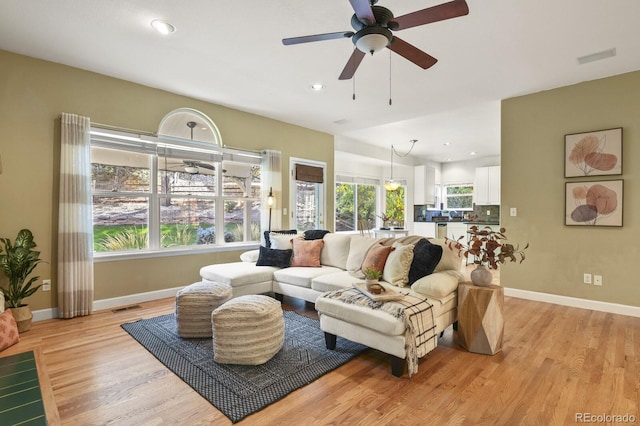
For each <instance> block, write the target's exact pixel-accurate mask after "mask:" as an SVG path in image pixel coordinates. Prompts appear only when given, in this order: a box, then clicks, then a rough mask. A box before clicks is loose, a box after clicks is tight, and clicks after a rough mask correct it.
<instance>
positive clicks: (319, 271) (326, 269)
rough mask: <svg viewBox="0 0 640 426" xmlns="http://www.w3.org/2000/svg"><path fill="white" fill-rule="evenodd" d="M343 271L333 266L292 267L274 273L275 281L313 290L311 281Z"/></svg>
mask: <svg viewBox="0 0 640 426" xmlns="http://www.w3.org/2000/svg"><path fill="white" fill-rule="evenodd" d="M341 271H342V270H341V269H339V268H335V267H333V266H321V267H319V268H306V267H295V266H292V267H290V268H286V269H278V270H276V271H275V272H274V273H273V279H274V280H275V281H278V282H279V283H282V284H290V285H295V286H298V287H306V288H311V281H312V280H314V279H315V278H317V277H319V276H322V275H327V274H333V273H335V272H341Z"/></svg>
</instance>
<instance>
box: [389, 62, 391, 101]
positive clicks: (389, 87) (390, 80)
mask: <svg viewBox="0 0 640 426" xmlns="http://www.w3.org/2000/svg"><path fill="white" fill-rule="evenodd" d="M389 106H391V50H389Z"/></svg>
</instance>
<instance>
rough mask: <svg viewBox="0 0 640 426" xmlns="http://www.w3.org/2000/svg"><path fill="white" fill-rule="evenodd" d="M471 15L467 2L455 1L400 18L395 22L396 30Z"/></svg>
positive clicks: (395, 19) (463, 0) (462, 0)
mask: <svg viewBox="0 0 640 426" xmlns="http://www.w3.org/2000/svg"><path fill="white" fill-rule="evenodd" d="M468 14H469V6H468V5H467V2H466V1H465V0H453V1H450V2H449V3H443V4H440V5H438V6H433V7H428V8H426V9H422V10H418V11H416V12H412V13H407V14H406V15H402V16H398V17H397V18H394V19H393V21H394V22H396V23H397V25H396V24H394V25H393V26H394V30H406V29H407V28H412V27H417V26H419V25H424V24H430V23H432V22H438V21H444V20H445V19H451V18H457V17H458V16H464V15H468Z"/></svg>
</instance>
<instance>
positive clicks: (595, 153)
mask: <svg viewBox="0 0 640 426" xmlns="http://www.w3.org/2000/svg"><path fill="white" fill-rule="evenodd" d="M564 146H565V160H564V177H584V176H605V175H621V174H622V127H618V128H615V129H607V130H597V131H593V132H585V133H574V134H569V135H565V136H564Z"/></svg>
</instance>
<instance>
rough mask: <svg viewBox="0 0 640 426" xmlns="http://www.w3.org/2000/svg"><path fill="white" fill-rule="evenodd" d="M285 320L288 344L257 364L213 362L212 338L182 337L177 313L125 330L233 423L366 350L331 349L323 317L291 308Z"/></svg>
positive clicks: (341, 345) (343, 344)
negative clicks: (177, 324) (177, 321)
mask: <svg viewBox="0 0 640 426" xmlns="http://www.w3.org/2000/svg"><path fill="white" fill-rule="evenodd" d="M284 320H285V341H284V347H283V348H282V350H280V352H278V353H277V354H276V355H275V356H274V357H273V358H272V359H271V360H269V361H268V362H267V363H266V364H263V365H258V366H246V365H232V364H217V363H215V362H214V361H213V342H212V340H211V338H206V339H183V338H181V337H180V336H178V333H177V331H176V320H175V315H174V314H170V315H163V316H159V317H156V318H150V319H144V320H140V321H136V322H132V323H127V324H123V325H122V328H124V329H125V330H126V331H127V332H128V333H129V334H130V335H131V336H132V337H133V338H134V339H136V340H137V341H138V342H139V343H140V344H141V345H142V346H144V347H145V348H146V349H147V350H148V351H149V352H151V353H152V354H153V355H154V356H155V357H156V358H158V360H159V361H161V362H162V363H163V364H164V365H165V366H167V367H168V368H169V369H170V370H171V371H173V372H174V373H175V374H176V375H178V376H179V377H180V378H181V379H182V380H184V381H185V383H187V384H188V385H189V386H191V387H192V388H193V389H194V390H195V391H197V392H198V393H199V394H200V395H202V396H203V397H204V398H206V399H207V400H208V401H209V402H211V403H212V404H213V405H214V406H215V407H216V408H217V409H218V410H220V411H222V413H224V415H225V416H227V417H228V418H229V419H230V420H231V421H232V422H234V423H235V422H238V421H240V420H242V419H243V418H244V417H246V416H248V415H250V414H252V413H255V412H256V411H259V410H261V409H263V408H264V407H266V406H267V405H269V404H272V403H274V402H275V401H277V400H279V399H281V398H283V397H284V396H286V395H287V394H289V393H290V392H292V391H294V390H296V389H298V388H301V387H302V386H305V385H307V384H309V383H311V382H312V381H314V380H316V379H317V378H318V377H320V376H322V375H324V374H326V373H328V372H330V371H331V370H334V369H335V368H337V367H339V366H341V365H342V364H344V363H346V362H347V361H349V360H350V359H352V358H354V357H355V356H356V355H358V354H359V353H360V352H362V351H364V350H365V349H366V347H365V346H362V345H359V344H357V343H353V342H350V341H348V340H346V339H338V341H337V346H336V349H335V350H328V349H326V347H325V343H324V333H323V332H322V330H320V324H319V321H317V320H314V319H311V318H307V317H304V316H302V315H298V314H296V313H295V312H292V311H284Z"/></svg>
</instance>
